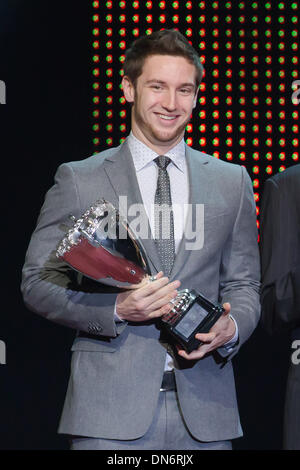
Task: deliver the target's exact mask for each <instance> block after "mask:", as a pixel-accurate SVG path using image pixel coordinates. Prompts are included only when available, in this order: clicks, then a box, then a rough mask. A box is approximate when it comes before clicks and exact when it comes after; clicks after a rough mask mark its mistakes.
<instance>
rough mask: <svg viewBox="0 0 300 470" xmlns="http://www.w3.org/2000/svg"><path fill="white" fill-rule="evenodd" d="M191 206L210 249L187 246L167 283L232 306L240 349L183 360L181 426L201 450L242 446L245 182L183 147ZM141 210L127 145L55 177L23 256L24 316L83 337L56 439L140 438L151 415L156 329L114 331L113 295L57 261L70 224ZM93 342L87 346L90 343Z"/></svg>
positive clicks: (252, 222) (250, 287)
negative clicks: (92, 215) (106, 207)
mask: <svg viewBox="0 0 300 470" xmlns="http://www.w3.org/2000/svg"><path fill="white" fill-rule="evenodd" d="M186 158H187V163H188V169H189V178H190V202H191V203H193V204H204V244H203V247H202V248H201V249H198V250H196V251H195V250H192V251H191V250H187V249H186V243H185V242H186V240H185V238H184V237H183V239H182V241H181V244H180V247H179V251H178V254H177V256H176V260H175V263H174V266H173V270H172V273H171V276H170V278H171V279H180V281H181V287H182V288H194V289H197V290H199V291H200V292H202V293H203V294H204V295H205V296H207V297H208V298H209V299H211V300H212V301H220V302H225V301H226V302H230V303H231V313H232V315H233V316H234V318H235V320H236V322H237V324H238V328H239V342H238V344H237V345H236V346H235V347H234V350H233V352H232V353H231V354H230V355H229V356H228V355H227V357H224V356H226V353H224V351H222V348H220V350H219V353H220V354H218V352H215V353H213V354H209V355H207V356H206V357H205V358H203V359H201V360H198V361H193V362H190V361H186V360H184V359H182V358H179V357H178V356H176V353H174V361H175V375H176V382H177V389H178V397H179V401H180V405H181V408H182V412H183V416H184V419H185V421H186V424H187V426H188V428H189V430H190V432H191V434H192V435H193V436H194V437H195V438H197V439H199V440H202V441H216V440H223V439H232V438H235V437H238V436H240V435H241V434H242V430H241V426H240V421H239V414H238V409H237V402H236V392H235V384H234V376H233V370H232V364H231V360H230V359H231V357H232V356H233V355H234V354H236V352H237V351H238V349H239V347H240V346H241V345H242V344H243V343H244V341H246V340H247V339H248V337H249V336H250V335H251V333H252V331H253V330H254V328H255V326H256V324H257V322H258V320H259V314H260V307H259V277H260V274H259V256H258V248H257V230H256V217H255V204H254V199H253V192H252V185H251V181H250V178H249V176H248V174H247V172H246V170H245V169H244V168H243V167H241V166H239V165H233V164H229V163H225V162H222V161H219V160H218V159H215V158H213V157H210V156H208V155H205V154H203V153H201V152H197V151H195V150H192V149H191V148H189V147H186ZM120 195H122V196H124V195H127V197H128V206H129V205H130V204H132V203H141V204H142V199H141V195H140V191H139V187H138V183H137V179H136V175H135V170H134V166H133V162H132V157H131V155H130V152H129V149H128V147H127V144H126V142H125V143H124V144H122V145H121V146H120V147H118V148H114V149H109V150H107V151H105V152H102V153H100V154H97V155H95V156H92V157H90V158H88V159H86V160H83V161H78V162H71V163H67V164H63V165H61V166H60V167H59V169H58V171H57V174H56V177H55V184H54V186H53V187H52V188H51V189H50V190H49V192H48V193H47V195H46V199H45V203H44V205H43V207H42V209H41V213H40V216H39V219H38V223H37V227H36V230H35V232H34V233H33V235H32V239H31V242H30V245H29V248H28V252H27V255H26V262H25V265H24V269H23V282H22V291H23V295H24V300H25V303H26V304H27V306H28V307H29V308H31V309H32V310H34V311H36V312H37V313H39V314H41V315H43V316H44V317H46V318H48V319H49V320H52V321H55V322H57V323H60V324H62V325H66V326H68V327H71V328H74V329H75V330H77V337H76V339H75V341H74V344H73V347H72V351H73V355H72V364H71V376H70V381H69V386H68V391H67V396H66V400H65V405H64V409H63V413H62V418H61V422H60V426H59V432H61V433H66V434H73V435H82V436H91V437H102V438H110V439H135V438H138V437H141V436H142V435H144V434H145V433H146V431H147V429H148V428H149V426H150V424H151V421H152V417H153V415H154V412H155V408H156V404H157V400H158V395H159V389H160V385H161V380H162V375H163V372H164V365H165V357H166V344H165V340H164V338H163V337H162V336H161V333H160V330H159V329H158V327H157V324H156V322H155V321H150V322H145V323H125V324H116V323H115V321H114V315H113V312H114V305H115V301H116V296H117V292H114V291H113V289H111V291H110V292H108V291H107V289H103V286H101V285H99V284H97V283H93V282H91V281H87V280H86V278H84V277H82V278H80V277H77V276H75V275H74V272H72V270H71V269H70V268H69V267H68V266H66V265H65V264H64V263H62V262H60V261H59V260H57V259H56V258H55V255H54V253H55V250H56V247H57V244H58V243H59V241H60V240H61V238H62V237H63V235H64V231H65V227H64V224H67V223H68V216H69V215H70V214H73V215H74V216H75V217H76V218H77V217H79V216H80V215H81V214H82V213H83V212H84V211H85V210H86V209H87V208H88V207H89V206H90V205H91V204H92V203H94V202H95V201H96V200H97V199H99V198H100V197H104V198H105V199H107V200H109V201H110V202H112V203H113V204H114V205H115V206H116V207H118V200H119V196H120ZM143 244H144V248H145V250H146V252H147V256H148V257H149V264H150V266H151V270H152V273H156V272H157V271H159V270H160V269H161V265H160V260H159V257H158V254H157V252H156V249H155V244H154V241H153V240H152V239H145V240H143ZM91 333H92V335H91Z"/></svg>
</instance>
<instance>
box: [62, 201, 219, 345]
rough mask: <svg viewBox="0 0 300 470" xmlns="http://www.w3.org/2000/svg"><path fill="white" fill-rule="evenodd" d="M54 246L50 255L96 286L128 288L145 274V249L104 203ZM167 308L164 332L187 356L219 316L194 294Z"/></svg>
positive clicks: (150, 278)
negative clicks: (87, 278) (198, 336)
mask: <svg viewBox="0 0 300 470" xmlns="http://www.w3.org/2000/svg"><path fill="white" fill-rule="evenodd" d="M71 218H72V221H73V225H72V227H71V228H70V229H69V230H68V232H67V233H66V235H65V236H64V238H63V239H62V241H61V242H60V244H59V246H58V248H57V251H56V256H57V257H58V258H60V259H63V260H64V262H66V263H67V264H68V265H69V266H71V267H72V268H73V269H74V270H76V271H78V272H80V273H82V274H83V275H84V276H87V277H89V278H91V279H93V280H95V281H98V282H101V283H102V284H106V285H110V286H115V287H118V288H120V289H122V288H123V289H124V288H125V289H126V288H127V289H128V288H133V287H134V286H135V285H138V284H140V283H141V282H142V281H143V280H148V281H149V282H151V281H153V280H155V276H151V272H150V268H149V265H148V262H147V257H146V255H145V250H144V248H143V246H142V243H141V241H140V240H138V239H137V237H136V235H135V233H134V232H133V231H132V230H131V228H130V226H129V224H128V222H127V220H126V218H125V217H123V216H122V215H121V214H120V213H119V211H118V210H117V209H116V208H115V207H114V206H113V204H111V203H110V202H108V201H106V200H105V199H101V200H99V201H97V202H96V203H95V204H93V205H92V206H91V207H90V208H89V209H88V210H87V211H86V212H85V213H84V214H83V215H82V216H81V217H79V218H78V219H77V220H76V219H75V218H74V217H71ZM171 304H172V309H171V310H170V312H168V313H167V314H164V315H163V316H162V317H161V318H160V326H161V327H162V328H164V329H165V330H167V331H168V332H169V333H170V334H171V336H172V337H173V338H174V341H175V342H176V343H179V344H180V345H181V346H182V347H183V348H184V349H185V350H186V351H187V352H188V353H189V352H191V351H193V350H194V349H196V348H197V347H198V346H199V345H200V344H201V341H199V340H197V339H196V338H195V334H196V333H207V332H209V330H210V328H211V327H212V326H213V324H214V323H215V322H216V321H217V320H218V318H219V317H220V316H221V315H222V313H223V312H224V309H223V308H222V307H221V305H219V304H214V303H212V302H210V301H209V300H208V299H206V298H205V297H204V296H203V295H202V294H200V293H198V292H197V291H195V290H193V289H192V290H190V289H183V290H180V291H178V294H177V296H176V297H175V298H174V299H172V301H171Z"/></svg>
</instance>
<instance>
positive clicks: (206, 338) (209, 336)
mask: <svg viewBox="0 0 300 470" xmlns="http://www.w3.org/2000/svg"><path fill="white" fill-rule="evenodd" d="M215 337H216V333H214V332H212V331H211V332H209V333H197V334H196V335H195V338H196V339H199V341H202V343H211V342H212V341H213V340H214V339H215Z"/></svg>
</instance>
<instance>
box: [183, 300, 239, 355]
mask: <svg viewBox="0 0 300 470" xmlns="http://www.w3.org/2000/svg"><path fill="white" fill-rule="evenodd" d="M223 308H224V309H225V312H224V313H223V314H222V315H221V317H220V318H219V319H218V320H217V321H216V323H215V324H214V325H213V327H212V328H211V329H210V331H209V333H197V334H196V335H195V338H197V339H199V340H200V341H202V342H203V343H204V344H201V345H200V346H199V347H198V348H197V349H195V350H194V351H192V352H191V353H190V354H188V353H187V352H186V351H184V350H183V349H181V348H180V346H177V351H178V354H179V355H180V356H181V357H184V358H185V359H188V360H196V359H201V358H202V357H203V356H205V354H207V353H209V352H211V351H213V350H214V349H217V348H219V347H220V346H223V345H224V344H225V343H227V342H228V341H230V340H231V339H232V338H233V337H234V334H235V323H234V321H233V320H232V319H231V318H230V316H229V313H230V304H229V303H228V302H226V303H225V304H223Z"/></svg>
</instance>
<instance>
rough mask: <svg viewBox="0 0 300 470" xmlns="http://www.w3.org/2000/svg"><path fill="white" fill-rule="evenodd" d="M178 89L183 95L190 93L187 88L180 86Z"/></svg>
mask: <svg viewBox="0 0 300 470" xmlns="http://www.w3.org/2000/svg"><path fill="white" fill-rule="evenodd" d="M180 91H181V93H183V94H184V95H188V94H189V93H191V90H190V89H189V88H182V89H181V90H180Z"/></svg>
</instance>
